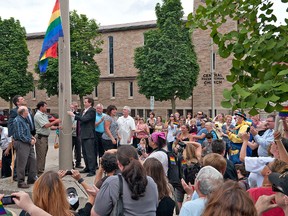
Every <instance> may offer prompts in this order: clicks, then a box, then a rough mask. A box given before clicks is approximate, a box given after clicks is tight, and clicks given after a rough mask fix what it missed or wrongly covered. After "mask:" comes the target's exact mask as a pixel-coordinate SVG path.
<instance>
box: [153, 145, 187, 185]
mask: <svg viewBox="0 0 288 216" xmlns="http://www.w3.org/2000/svg"><path fill="white" fill-rule="evenodd" d="M158 151H162V152H165V153H166V154H167V157H168V172H167V177H168V180H169V183H170V184H171V185H172V186H173V188H179V189H182V184H181V177H180V167H179V163H178V159H177V156H176V155H175V154H174V153H173V152H169V151H165V150H164V149H158Z"/></svg>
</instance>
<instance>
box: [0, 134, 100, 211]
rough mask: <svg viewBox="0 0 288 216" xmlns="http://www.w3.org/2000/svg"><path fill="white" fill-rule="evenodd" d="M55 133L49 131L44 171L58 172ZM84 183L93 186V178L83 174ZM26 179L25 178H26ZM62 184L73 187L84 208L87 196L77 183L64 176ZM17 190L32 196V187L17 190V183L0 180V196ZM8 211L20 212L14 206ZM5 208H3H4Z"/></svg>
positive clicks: (8, 179) (6, 179) (9, 180)
mask: <svg viewBox="0 0 288 216" xmlns="http://www.w3.org/2000/svg"><path fill="white" fill-rule="evenodd" d="M55 136H56V133H55V131H51V135H50V136H49V150H48V155H47V160H46V169H45V170H46V171H48V170H54V171H58V169H59V163H58V162H59V149H54V139H55ZM0 156H1V158H2V151H1V153H0ZM82 164H84V161H83V162H82ZM82 177H83V178H84V179H85V181H87V182H88V184H91V185H92V184H93V181H94V178H95V176H93V177H86V175H85V174H83V176H82ZM26 178H27V177H26ZM63 183H64V184H65V187H66V188H68V187H75V188H76V190H77V192H78V195H79V200H80V206H79V207H81V206H84V205H85V203H86V201H87V194H86V193H85V191H84V189H83V188H82V187H81V185H80V184H78V182H76V181H75V180H74V179H73V178H72V177H71V176H65V177H64V178H63ZM19 190H23V191H25V192H27V193H29V194H30V196H31V194H32V191H33V185H31V186H30V188H28V189H19V188H18V187H17V182H16V181H11V178H5V179H2V178H1V179H0V193H1V194H5V195H9V194H11V193H13V192H16V191H19ZM6 207H7V208H8V209H11V210H12V211H14V212H15V213H17V215H18V214H19V213H20V212H21V210H20V209H18V208H17V206H15V205H10V206H6ZM6 207H5V208H6Z"/></svg>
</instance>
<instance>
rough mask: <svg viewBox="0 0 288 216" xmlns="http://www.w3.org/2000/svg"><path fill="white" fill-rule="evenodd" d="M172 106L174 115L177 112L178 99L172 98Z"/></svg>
mask: <svg viewBox="0 0 288 216" xmlns="http://www.w3.org/2000/svg"><path fill="white" fill-rule="evenodd" d="M171 105H172V113H175V112H176V98H174V97H172V98H171Z"/></svg>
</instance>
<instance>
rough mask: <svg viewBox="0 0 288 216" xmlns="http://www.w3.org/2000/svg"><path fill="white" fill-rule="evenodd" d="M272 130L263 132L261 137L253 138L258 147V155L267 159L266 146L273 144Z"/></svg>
mask: <svg viewBox="0 0 288 216" xmlns="http://www.w3.org/2000/svg"><path fill="white" fill-rule="evenodd" d="M273 133H274V130H272V129H268V130H266V131H265V132H264V134H263V135H262V136H259V135H258V134H257V135H256V136H254V140H255V142H256V143H257V144H258V145H259V147H258V155H259V156H263V157H267V156H268V146H269V145H270V144H271V143H272V142H274V136H273Z"/></svg>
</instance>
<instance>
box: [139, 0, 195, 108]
mask: <svg viewBox="0 0 288 216" xmlns="http://www.w3.org/2000/svg"><path fill="white" fill-rule="evenodd" d="M155 10H156V15H157V29H155V30H150V31H147V32H145V33H144V46H142V47H138V48H136V50H135V56H134V59H135V62H134V65H135V67H136V68H137V69H138V76H137V79H138V86H139V92H140V93H141V94H144V95H145V96H146V97H147V98H149V97H150V96H154V98H155V100H157V101H166V100H171V103H172V110H173V112H174V111H175V107H176V104H175V100H176V98H179V99H182V100H185V99H187V98H188V97H190V96H191V95H192V91H193V87H194V86H195V85H196V83H197V77H198V74H199V65H198V63H197V57H196V54H195V51H194V46H193V44H192V41H191V33H190V32H189V29H188V28H186V26H185V24H184V22H183V20H182V18H183V8H182V5H181V1H180V0H164V1H163V4H162V5H160V4H159V3H158V4H157V5H156V8H155Z"/></svg>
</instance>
